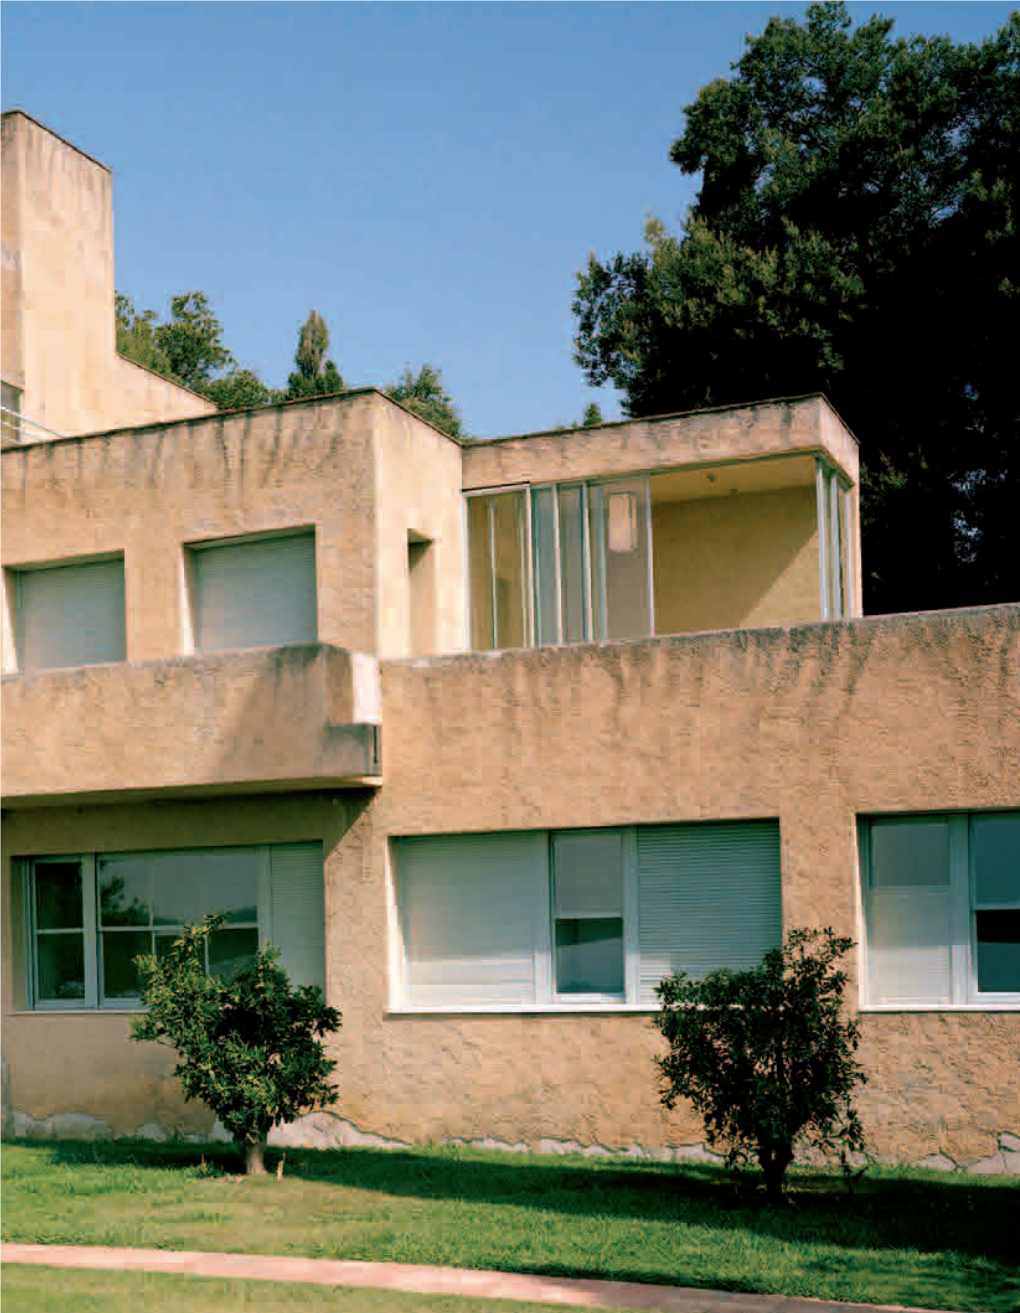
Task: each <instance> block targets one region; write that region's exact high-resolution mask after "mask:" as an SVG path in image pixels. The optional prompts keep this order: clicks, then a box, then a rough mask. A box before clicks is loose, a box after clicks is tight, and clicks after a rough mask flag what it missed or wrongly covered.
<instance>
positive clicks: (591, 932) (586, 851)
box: [394, 821, 782, 1010]
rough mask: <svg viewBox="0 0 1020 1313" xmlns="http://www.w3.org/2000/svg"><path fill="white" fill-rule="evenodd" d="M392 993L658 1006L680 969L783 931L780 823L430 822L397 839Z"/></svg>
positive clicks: (476, 1000) (483, 1004)
mask: <svg viewBox="0 0 1020 1313" xmlns="http://www.w3.org/2000/svg"><path fill="white" fill-rule="evenodd" d="M394 856H395V868H396V890H397V904H398V911H399V938H400V944H399V982H398V985H397V994H398V996H399V997H398V1005H399V1006H402V1007H407V1008H411V1009H414V1008H421V1009H428V1008H444V1009H452V1010H457V1009H481V1010H485V1009H492V1010H514V1009H518V1008H528V1007H550V1008H555V1007H557V1006H569V1005H573V1006H575V1007H576V1006H585V1007H587V1006H590V1007H596V1008H598V1007H607V1008H612V1007H619V1006H626V1005H630V1006H639V1007H649V1008H650V1007H654V1006H655V1004H656V999H655V987H656V985H657V984H658V983H659V981H660V980H662V979H663V977H665V976H668V975H670V974H672V972H674V971H676V970H679V969H683V970H686V971H688V972H689V973H690V974H691V975H692V976H694V977H696V978H700V977H702V976H704V975H705V974H706V973H707V972H708V971H710V970H712V969H714V968H716V967H722V966H728V967H732V968H737V969H739V968H741V967H749V966H754V965H756V964H757V963H758V962H759V961H760V960H761V957H762V954H763V953H764V952H765V951H766V950H767V949H769V948H772V947H775V946H777V945H778V944H779V943H780V942H781V938H782V909H781V888H780V885H781V881H780V863H779V825H778V823H777V822H775V821H754V822H732V823H720V824H715V823H712V824H697V825H656V826H637V827H635V826H624V827H618V828H613V829H591V830H560V831H553V832H549V831H527V832H520V831H518V832H510V833H507V832H502V833H498V834H459V835H437V836H429V837H426V838H407V839H400V840H398V841H397V842H396V844H395V854H394Z"/></svg>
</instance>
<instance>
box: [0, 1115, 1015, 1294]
mask: <svg viewBox="0 0 1020 1313" xmlns="http://www.w3.org/2000/svg"><path fill="white" fill-rule="evenodd" d="M203 1153H204V1164H205V1165H204V1166H203V1165H202V1159H203ZM273 1161H274V1159H273V1156H272V1155H270V1158H269V1165H270V1168H272V1166H273ZM237 1165H238V1160H237V1159H236V1157H235V1156H234V1155H233V1154H232V1153H231V1152H230V1150H229V1149H225V1148H223V1147H222V1146H217V1147H207V1148H205V1150H204V1151H203V1150H202V1149H201V1148H199V1147H195V1146H191V1145H187V1146H185V1145H174V1144H169V1145H151V1144H141V1143H137V1142H134V1143H133V1142H128V1141H123V1140H121V1141H117V1142H112V1143H110V1142H106V1143H96V1144H83V1143H75V1142H68V1141H63V1142H51V1143H48V1144H25V1143H18V1144H7V1145H5V1146H4V1151H3V1235H4V1238H5V1239H7V1240H21V1241H29V1242H36V1243H46V1242H51V1243H64V1244H75V1243H78V1244H96V1245H99V1244H102V1245H137V1246H152V1247H156V1248H164V1249H216V1250H224V1251H233V1252H240V1253H269V1254H300V1255H305V1256H308V1257H312V1258H318V1257H322V1258H358V1259H369V1260H372V1259H374V1260H386V1261H391V1262H399V1263H430V1264H448V1265H451V1266H456V1267H471V1268H496V1269H502V1270H505V1271H518V1272H536V1273H548V1274H553V1275H557V1276H594V1277H602V1278H606V1279H611V1280H630V1281H652V1282H660V1283H667V1284H678V1285H689V1286H705V1287H714V1288H718V1289H723V1290H739V1291H758V1292H761V1293H770V1294H783V1295H807V1296H815V1297H817V1298H822V1299H839V1300H857V1301H861V1302H865V1303H867V1302H871V1303H888V1304H912V1305H919V1306H923V1307H929V1308H941V1309H946V1308H950V1309H961V1310H974V1313H1015V1311H1016V1310H1017V1309H1018V1308H1020V1271H1018V1267H1017V1262H1016V1253H1017V1248H1016V1237H1017V1235H1018V1234H1020V1182H1018V1181H1015V1180H1011V1179H1008V1178H1003V1177H998V1178H989V1177H965V1176H953V1177H946V1176H944V1175H941V1174H939V1173H934V1172H898V1173H893V1172H888V1171H886V1172H879V1171H874V1172H872V1173H869V1175H868V1176H867V1177H865V1179H864V1181H863V1182H861V1183H860V1185H859V1186H858V1189H857V1193H856V1194H854V1195H853V1196H847V1195H846V1194H845V1192H844V1191H843V1188H842V1185H841V1183H839V1180H838V1177H837V1178H834V1177H831V1176H824V1175H822V1174H818V1173H814V1174H811V1173H800V1174H795V1175H794V1176H793V1177H792V1178H791V1185H792V1187H793V1188H792V1190H791V1203H790V1206H789V1207H787V1208H783V1209H771V1208H768V1207H766V1206H764V1205H763V1204H762V1202H761V1201H760V1199H759V1198H758V1197H757V1195H755V1194H754V1193H753V1191H750V1190H749V1189H748V1188H747V1187H746V1186H744V1187H740V1186H737V1185H735V1184H734V1182H733V1180H732V1179H731V1178H730V1177H729V1175H728V1174H727V1173H725V1172H723V1171H722V1170H720V1169H719V1168H715V1167H709V1166H707V1165H706V1166H702V1165H700V1164H699V1165H690V1166H680V1165H672V1164H671V1165H665V1164H653V1163H644V1162H642V1163H635V1162H624V1161H621V1160H618V1159H617V1160H608V1159H606V1160H587V1159H581V1158H542V1157H538V1156H525V1155H516V1154H499V1153H483V1152H479V1151H473V1150H464V1149H416V1150H409V1151H406V1152H381V1151H376V1150H368V1149H348V1150H343V1151H338V1152H321V1151H320V1152H317V1151H313V1150H306V1151H294V1150H288V1152H287V1158H286V1167H285V1175H284V1179H283V1180H282V1181H277V1180H275V1179H273V1178H271V1179H268V1180H258V1181H249V1180H246V1179H244V1178H239V1177H235V1176H233V1175H230V1174H227V1173H233V1172H234V1171H236V1170H237Z"/></svg>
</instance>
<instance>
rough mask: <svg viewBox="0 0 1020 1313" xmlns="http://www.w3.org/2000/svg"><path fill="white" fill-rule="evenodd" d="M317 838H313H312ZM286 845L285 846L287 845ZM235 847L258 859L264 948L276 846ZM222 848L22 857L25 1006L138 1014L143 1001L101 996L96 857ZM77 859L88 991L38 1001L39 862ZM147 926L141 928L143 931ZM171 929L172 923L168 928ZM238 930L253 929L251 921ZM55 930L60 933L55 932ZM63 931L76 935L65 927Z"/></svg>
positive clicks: (260, 931) (269, 932)
mask: <svg viewBox="0 0 1020 1313" xmlns="http://www.w3.org/2000/svg"><path fill="white" fill-rule="evenodd" d="M311 842H314V841H311ZM284 846H286V845H284ZM229 847H231V848H233V849H234V850H240V851H244V852H250V853H252V854H253V855H254V858H255V875H256V898H257V900H258V901H257V908H256V913H257V924H258V945H259V948H260V949H261V948H263V947H265V945H266V944H267V943H271V942H272V924H271V915H272V911H271V909H272V889H271V854H272V849H273V845H269V844H234V845H229ZM223 850H224V849H223V847H222V846H221V847H217V848H209V847H201V848H174V849H152V850H144V851H135V850H132V851H130V852H119V851H118V852H109V853H107V852H100V853H80V852H76V853H40V854H39V855H38V856H33V857H26V858H23V859H21V867H22V884H23V906H24V909H25V916H24V930H25V953H26V957H25V961H26V965H27V977H28V980H27V985H28V989H27V995H26V1001H25V1009H26V1010H27V1011H33V1012H95V1011H100V1012H138V1011H143V1010H144V1009H143V1008H142V1004H141V1002H135V1001H132V1000H131V999H130V998H117V999H111V1000H110V1002H109V1003H107V1002H105V1001H104V1000H103V998H102V979H101V972H102V956H101V945H100V937H101V935H102V927H101V926H100V925H99V924H98V886H97V868H98V859H99V858H103V857H139V858H146V857H152V856H157V855H159V856H162V855H165V854H172V855H174V856H179V857H194V856H198V855H201V854H203V853H208V852H222V851H223ZM58 861H65V862H79V863H80V864H81V871H82V929H81V934H82V936H83V952H84V962H85V992H84V997H83V998H81V999H40V998H39V988H38V976H39V971H38V958H37V954H36V937H37V933H43V934H45V933H47V932H46V931H42V932H39V931H37V927H36V925H35V916H36V910H35V865H36V863H37V862H38V863H40V864H45V863H47V862H58ZM142 928H143V927H139V929H142ZM164 928H165V929H168V930H172V929H173V927H164ZM238 928H239V929H250V928H252V927H251V925H250V924H249V923H246V924H245V925H244V926H239V927H238ZM53 933H60V932H59V931H54V932H53ZM63 933H73V932H72V931H65V932H63Z"/></svg>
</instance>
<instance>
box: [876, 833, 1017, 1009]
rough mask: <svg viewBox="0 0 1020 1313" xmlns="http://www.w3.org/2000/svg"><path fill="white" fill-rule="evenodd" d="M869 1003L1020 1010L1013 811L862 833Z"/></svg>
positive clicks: (1015, 836) (1015, 850)
mask: <svg viewBox="0 0 1020 1313" xmlns="http://www.w3.org/2000/svg"><path fill="white" fill-rule="evenodd" d="M860 842H861V869H862V877H863V883H864V891H863V892H864V911H865V926H866V937H867V945H866V946H867V973H866V985H865V988H866V1002H867V1003H869V1004H870V1005H872V1006H883V1005H885V1006H910V1005H915V1006H927V1007H932V1006H934V1007H952V1006H967V1005H970V1006H977V1007H982V1006H985V1007H987V1006H1015V1007H1020V812H984V813H981V812H974V813H971V814H969V815H968V814H966V813H959V814H954V815H923V816H898V817H882V818H875V819H872V820H869V821H863V822H862V823H861V827H860Z"/></svg>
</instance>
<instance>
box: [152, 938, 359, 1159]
mask: <svg viewBox="0 0 1020 1313" xmlns="http://www.w3.org/2000/svg"><path fill="white" fill-rule="evenodd" d="M223 920H224V918H223V916H222V915H217V916H207V917H206V919H205V921H204V922H203V923H202V925H200V926H188V927H187V928H186V929H185V931H184V934H183V935H182V936H181V937H180V939H178V940H176V941H175V942H174V943H173V945H172V946H171V947H170V949H169V951H168V952H167V953H166V954H165V956H162V957H155V956H153V955H151V954H150V955H147V956H143V957H139V958H136V959H135V961H136V963H137V966H138V973H139V978H140V982H141V997H142V1002H143V1003H144V1004H145V1006H146V1007H147V1008H148V1012H147V1014H146V1015H145V1016H143V1017H137V1018H135V1019H134V1020H133V1021H132V1023H131V1038H132V1039H134V1040H152V1041H156V1042H158V1043H164V1044H168V1045H170V1046H171V1047H172V1048H174V1049H176V1050H177V1056H178V1059H179V1061H178V1063H177V1066H176V1067H175V1068H174V1075H175V1076H178V1077H179V1078H180V1080H181V1084H182V1085H183V1086H184V1093H185V1097H186V1098H188V1099H201V1101H202V1102H203V1103H204V1104H206V1105H207V1106H208V1107H209V1108H210V1109H211V1110H212V1111H213V1112H214V1113H215V1114H216V1116H217V1117H218V1118H219V1119H220V1121H221V1122H222V1123H223V1125H224V1126H225V1127H226V1128H227V1130H228V1131H229V1132H230V1134H231V1135H232V1136H233V1137H234V1139H235V1140H236V1141H237V1144H238V1147H239V1148H240V1149H241V1150H242V1152H243V1153H244V1159H245V1169H246V1170H247V1172H248V1174H249V1175H262V1174H264V1172H265V1163H264V1161H263V1154H264V1150H265V1146H266V1137H267V1136H268V1134H269V1132H270V1130H271V1129H272V1128H273V1127H274V1126H277V1125H280V1124H281V1123H286V1122H291V1121H293V1120H294V1119H295V1118H296V1117H298V1116H300V1115H301V1113H303V1112H310V1111H312V1110H314V1109H316V1108H322V1107H324V1106H326V1105H327V1104H329V1103H332V1102H333V1100H334V1099H335V1098H336V1097H337V1093H338V1091H337V1088H336V1086H335V1085H331V1084H330V1083H329V1080H328V1077H329V1076H330V1074H331V1073H332V1072H333V1071H334V1069H335V1068H336V1063H335V1062H334V1061H332V1060H331V1059H330V1058H327V1057H326V1054H325V1050H324V1048H323V1045H322V1036H324V1035H329V1034H332V1033H333V1032H334V1031H337V1030H339V1029H340V1013H339V1012H338V1011H337V1010H336V1008H331V1007H327V1006H326V1003H325V1000H324V998H323V996H322V990H321V989H319V988H318V987H317V986H314V985H303V986H302V987H301V988H300V989H291V984H290V980H289V979H288V977H287V973H286V971H284V970H283V968H282V967H280V966H278V965H277V958H278V957H279V950H278V949H275V948H272V947H268V948H263V949H260V950H259V952H258V953H257V954H256V956H255V959H254V961H253V962H251V963H250V964H249V965H248V966H246V967H244V968H243V969H242V970H241V971H239V972H238V973H237V974H236V975H235V976H234V977H233V979H230V980H227V979H224V978H223V977H222V976H217V975H210V974H209V973H208V972H207V971H206V969H205V941H206V940H207V939H208V938H209V936H210V935H211V934H213V933H214V932H215V931H216V930H217V929H219V927H220V926H221V925H222V924H223Z"/></svg>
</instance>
